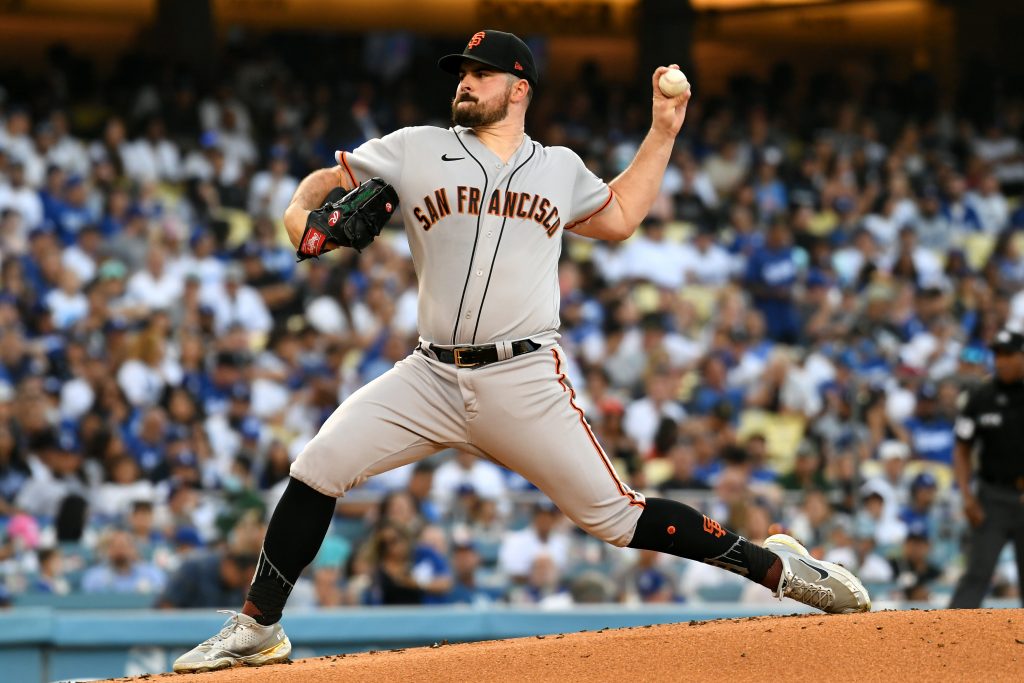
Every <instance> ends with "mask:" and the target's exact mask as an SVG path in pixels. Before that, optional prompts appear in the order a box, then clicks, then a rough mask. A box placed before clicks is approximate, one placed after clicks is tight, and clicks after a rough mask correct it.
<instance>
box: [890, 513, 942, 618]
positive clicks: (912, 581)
mask: <svg viewBox="0 0 1024 683" xmlns="http://www.w3.org/2000/svg"><path fill="white" fill-rule="evenodd" d="M931 549H932V547H931V542H930V541H929V539H928V533H927V532H926V531H925V530H924V529H921V528H917V527H911V529H910V531H909V533H907V537H906V540H905V541H904V542H903V552H902V553H901V555H900V556H899V557H897V558H896V559H894V560H892V570H893V576H895V580H896V585H897V587H898V588H899V590H900V593H901V595H900V597H902V598H903V599H904V600H910V601H915V602H922V601H926V600H928V598H929V597H931V584H932V583H933V582H934V581H935V580H936V579H938V578H939V577H940V576H942V570H941V569H939V567H937V566H936V565H935V564H933V563H932V561H931V559H930V555H931Z"/></svg>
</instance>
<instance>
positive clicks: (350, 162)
mask: <svg viewBox="0 0 1024 683" xmlns="http://www.w3.org/2000/svg"><path fill="white" fill-rule="evenodd" d="M406 130H407V129H405V128H402V129H400V130H396V131H395V132H393V133H388V134H387V135H385V136H384V137H382V138H374V139H372V140H367V141H366V142H364V143H363V144H361V145H359V146H358V147H356V148H355V149H354V150H352V151H351V152H343V151H342V152H335V154H334V158H335V159H337V161H338V165H339V166H341V168H342V170H343V171H344V172H345V175H346V176H347V177H348V179H349V182H351V183H352V186H353V187H354V186H356V185H358V184H359V183H361V182H363V181H365V180H368V179H370V178H373V177H380V178H383V179H384V181H385V182H386V183H388V184H390V185H393V186H395V187H396V188H397V187H398V182H399V179H400V178H401V176H402V165H403V164H402V162H403V161H404V159H405V138H406Z"/></svg>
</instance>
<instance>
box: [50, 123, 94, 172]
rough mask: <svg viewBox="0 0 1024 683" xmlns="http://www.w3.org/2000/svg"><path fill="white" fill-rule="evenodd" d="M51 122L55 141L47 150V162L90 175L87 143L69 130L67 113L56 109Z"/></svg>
mask: <svg viewBox="0 0 1024 683" xmlns="http://www.w3.org/2000/svg"><path fill="white" fill-rule="evenodd" d="M49 124H50V126H51V127H52V128H53V137H54V143H53V144H52V145H51V146H50V148H49V149H48V150H47V151H46V162H47V163H48V164H53V165H54V166H59V167H60V168H62V169H64V170H65V171H67V172H68V173H72V174H75V175H81V176H84V175H88V173H89V169H90V168H91V167H92V163H91V162H90V161H89V153H88V151H86V148H85V145H84V144H82V142H81V141H80V140H78V139H77V138H75V137H73V136H72V135H71V134H70V133H69V132H68V130H69V127H68V117H67V114H65V113H64V112H63V111H60V110H57V111H54V112H53V113H52V114H50V120H49Z"/></svg>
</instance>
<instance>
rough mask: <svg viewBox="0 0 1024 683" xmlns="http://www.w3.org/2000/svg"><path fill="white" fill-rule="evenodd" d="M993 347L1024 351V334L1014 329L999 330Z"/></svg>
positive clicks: (1003, 349) (1000, 349) (995, 349)
mask: <svg viewBox="0 0 1024 683" xmlns="http://www.w3.org/2000/svg"><path fill="white" fill-rule="evenodd" d="M991 347H992V350H993V351H1009V352H1010V353H1016V352H1024V335H1022V334H1021V333H1020V332H1014V331H1013V330H1006V329H1003V330H999V333H998V334H996V337H995V339H993V340H992V344H991Z"/></svg>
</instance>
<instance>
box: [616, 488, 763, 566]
mask: <svg viewBox="0 0 1024 683" xmlns="http://www.w3.org/2000/svg"><path fill="white" fill-rule="evenodd" d="M629 547H630V548H639V549H641V550H657V551H658V552H662V553H669V554H671V555H677V556H679V557H685V558H687V559H690V560H697V561H698V562H704V563H705V564H712V565H714V566H716V567H721V568H722V569H726V570H728V571H731V572H734V573H736V574H740V575H742V576H745V577H747V578H748V579H750V580H751V581H754V582H755V583H763V582H764V579H765V575H766V574H767V573H768V570H769V569H771V568H772V565H773V564H774V563H775V562H776V560H777V559H778V558H777V557H776V556H775V553H773V552H771V551H769V550H765V549H764V548H762V547H761V546H758V545H754V544H753V543H751V542H750V541H748V540H747V539H745V538H743V537H742V536H739V535H737V534H734V533H733V532H731V531H729V530H728V529H726V528H724V527H723V526H722V525H720V524H719V523H718V522H716V521H714V520H713V519H711V518H710V517H708V516H707V515H702V514H701V513H699V512H697V511H696V510H694V509H693V508H692V507H690V506H689V505H684V504H683V503H678V502H676V501H674V500H668V499H665V498H648V499H647V504H646V507H644V511H643V512H642V513H641V514H640V519H639V520H638V521H637V523H636V531H635V532H634V533H633V540H632V541H630V542H629Z"/></svg>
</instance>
